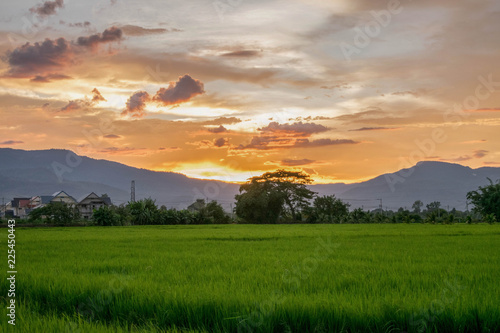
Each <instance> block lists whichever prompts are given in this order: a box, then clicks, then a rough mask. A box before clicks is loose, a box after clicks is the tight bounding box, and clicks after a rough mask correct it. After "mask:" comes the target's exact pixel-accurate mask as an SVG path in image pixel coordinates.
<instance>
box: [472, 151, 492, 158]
mask: <svg viewBox="0 0 500 333" xmlns="http://www.w3.org/2000/svg"><path fill="white" fill-rule="evenodd" d="M488 153H489V151H487V150H475V151H474V155H472V156H474V157H475V158H483V157H485V156H486V155H488Z"/></svg>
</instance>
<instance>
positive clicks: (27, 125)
mask: <svg viewBox="0 0 500 333" xmlns="http://www.w3.org/2000/svg"><path fill="white" fill-rule="evenodd" d="M0 6H1V8H2V10H1V11H0V35H1V38H0V43H1V44H0V55H1V56H0V101H1V103H0V148H16V149H26V150H34V149H50V148H60V149H70V150H73V151H75V152H76V153H78V154H80V155H86V156H89V157H93V158H98V159H107V160H112V161H117V162H121V163H124V164H127V165H131V166H135V167H141V168H147V169H151V170H158V171H174V172H179V173H183V174H186V175H188V176H190V177H196V178H207V179H220V180H227V181H244V180H245V179H247V178H248V177H251V176H255V175H259V174H261V173H263V172H266V171H270V170H275V169H277V168H292V169H297V170H303V171H304V172H306V173H308V174H310V175H311V176H312V177H313V179H314V180H315V182H316V183H329V182H355V181H361V180H366V179H369V178H372V177H374V176H377V175H379V174H382V173H385V172H393V171H397V170H399V169H401V168H403V167H409V166H412V165H414V164H416V163H417V162H418V161H422V160H433V161H445V162H454V163H460V164H462V165H467V166H471V167H474V168H477V167H482V166H500V151H499V149H498V148H499V139H500V131H499V126H500V65H499V64H500V39H499V37H498V33H499V32H500V1H497V0H491V1H487V0H479V1H478V0H474V1H473V0H469V1H464V0H439V1H436V0H418V1H417V0H415V1H410V0H406V1H401V2H399V1H397V0H389V1H379V0H335V1H321V0H307V1H306V0H286V1H273V0H267V1H262V0H220V1H219V0H217V1H212V0H203V1H202V0H191V1H186V0H179V1H147V0H146V1H123V0H111V1H110V0H89V1H74V0H56V1H47V2H42V1H27V0H20V1H8V2H3V3H2V4H1V5H0Z"/></svg>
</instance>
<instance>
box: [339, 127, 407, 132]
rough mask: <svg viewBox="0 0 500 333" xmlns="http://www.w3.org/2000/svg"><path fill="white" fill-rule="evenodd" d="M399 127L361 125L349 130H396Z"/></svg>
mask: <svg viewBox="0 0 500 333" xmlns="http://www.w3.org/2000/svg"><path fill="white" fill-rule="evenodd" d="M394 129H398V127H361V128H356V129H352V130H349V131H350V132H358V131H383V130H394Z"/></svg>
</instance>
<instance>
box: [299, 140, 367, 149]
mask: <svg viewBox="0 0 500 333" xmlns="http://www.w3.org/2000/svg"><path fill="white" fill-rule="evenodd" d="M357 143H359V142H357V141H354V140H348V139H335V140H332V139H317V140H312V141H309V139H298V140H297V141H295V144H294V145H293V147H296V148H309V147H311V148H312V147H321V146H332V145H345V144H357Z"/></svg>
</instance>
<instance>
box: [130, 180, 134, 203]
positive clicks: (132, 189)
mask: <svg viewBox="0 0 500 333" xmlns="http://www.w3.org/2000/svg"><path fill="white" fill-rule="evenodd" d="M130 202H135V180H133V181H132V184H131V185H130Z"/></svg>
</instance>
